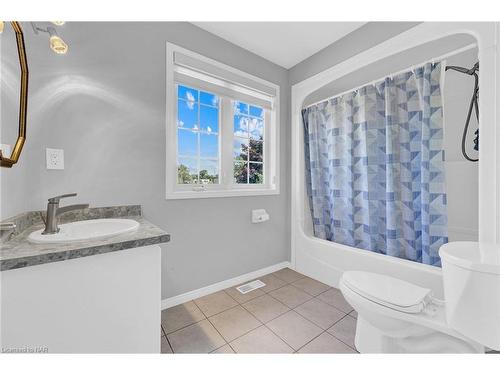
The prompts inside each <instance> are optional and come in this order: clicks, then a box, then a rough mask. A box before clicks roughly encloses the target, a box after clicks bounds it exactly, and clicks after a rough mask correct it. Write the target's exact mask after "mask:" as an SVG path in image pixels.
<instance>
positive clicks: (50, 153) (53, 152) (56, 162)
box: [45, 148, 64, 169]
mask: <svg viewBox="0 0 500 375" xmlns="http://www.w3.org/2000/svg"><path fill="white" fill-rule="evenodd" d="M45 157H46V161H47V169H64V150H59V149H56V148H47V149H45Z"/></svg>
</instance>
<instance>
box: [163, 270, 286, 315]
mask: <svg viewBox="0 0 500 375" xmlns="http://www.w3.org/2000/svg"><path fill="white" fill-rule="evenodd" d="M286 267H289V268H291V264H290V262H281V263H278V264H275V265H272V266H269V267H266V268H261V269H260V270H257V271H253V272H249V273H246V274H244V275H240V276H237V277H233V278H232V279H228V280H224V281H221V282H218V283H215V284H212V285H209V286H205V287H203V288H200V289H196V290H192V291H190V292H187V293H183V294H179V295H178V296H174V297H170V298H166V299H164V300H162V301H161V309H162V310H165V309H167V308H169V307H172V306H176V305H180V304H181V303H185V302H188V301H191V300H193V299H196V298H200V297H203V296H206V295H208V294H211V293H215V292H218V291H219V290H223V289H227V288H230V287H232V286H235V285H239V284H242V283H244V282H247V281H250V280H253V279H256V278H258V277H261V276H264V275H267V274H268V273H272V272H276V271H278V270H280V269H282V268H286Z"/></svg>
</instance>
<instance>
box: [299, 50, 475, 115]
mask: <svg viewBox="0 0 500 375" xmlns="http://www.w3.org/2000/svg"><path fill="white" fill-rule="evenodd" d="M475 47H477V44H476V43H472V44H468V45H466V46H465V47H462V48H459V49H456V50H453V51H450V52H448V53H446V54H444V55H441V56H437V57H433V58H432V59H429V60H426V61H423V62H421V63H418V64H413V65H411V66H409V67H407V68H405V69H401V70H399V71H397V72H395V73H391V74H387V75H385V76H384V77H380V78H377V79H374V80H372V81H370V82H367V83H364V84H362V85H360V86H357V87H355V88H352V89H349V90H346V91H344V92H341V93H339V94H335V95H333V96H330V97H328V98H325V99H321V100H319V101H317V102H314V103H312V104H309V105H307V106H306V107H303V108H302V109H307V108H309V107H313V106H315V105H318V104H320V103H323V102H326V101H328V100H331V99H334V98H337V97H339V96H342V95H345V94H347V93H350V92H355V91H358V90H359V89H361V88H363V87H365V86H369V85H373V84H375V83H378V82H380V81H382V80H384V79H385V78H386V77H392V76H395V75H398V74H400V73H404V72H407V71H409V70H414V69H415V68H416V67H419V66H421V65H424V64H427V63H430V62H432V63H433V62H435V61H437V60H444V59H446V58H448V57H451V56H455V55H458V54H459V53H462V52H465V51H468V50H470V49H473V48H475ZM379 61H380V60H379ZM351 73H353V72H351ZM344 77H345V76H344ZM339 78H342V77H339ZM333 82H334V81H333Z"/></svg>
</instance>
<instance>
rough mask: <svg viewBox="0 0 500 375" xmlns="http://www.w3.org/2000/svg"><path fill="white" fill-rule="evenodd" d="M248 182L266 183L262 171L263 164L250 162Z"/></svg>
mask: <svg viewBox="0 0 500 375" xmlns="http://www.w3.org/2000/svg"><path fill="white" fill-rule="evenodd" d="M248 182H249V183H250V184H262V183H264V174H263V172H262V164H257V163H249V176H248Z"/></svg>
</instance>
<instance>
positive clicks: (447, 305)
mask: <svg viewBox="0 0 500 375" xmlns="http://www.w3.org/2000/svg"><path fill="white" fill-rule="evenodd" d="M439 254H440V256H441V260H442V265H443V282H444V291H445V300H446V302H443V301H439V300H437V299H435V298H434V297H433V296H432V292H431V290H429V289H426V288H422V287H420V286H417V285H414V284H411V283H408V282H406V281H403V280H400V279H396V278H393V277H390V276H386V275H381V274H376V273H371V272H365V271H347V272H344V274H343V275H342V278H341V280H340V290H341V291H342V293H343V295H344V297H345V298H346V300H347V301H348V302H349V303H350V304H351V305H352V307H353V308H354V309H355V310H356V311H357V312H358V321H357V327H356V340H355V345H356V348H357V349H358V351H360V352H361V353H484V351H485V346H487V347H489V348H492V349H495V350H499V349H500V247H498V246H494V245H486V244H480V243H477V242H452V243H448V244H446V245H444V246H442V247H441V249H440V252H439Z"/></svg>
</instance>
